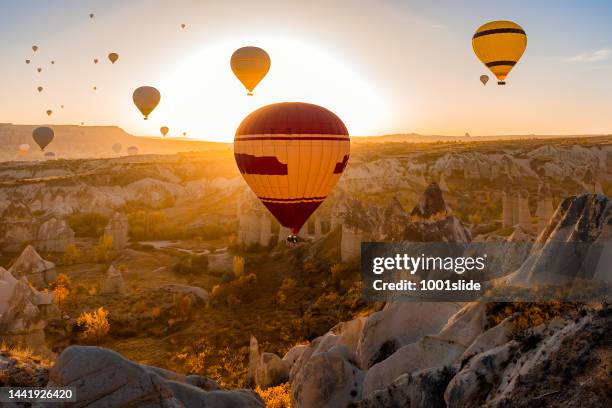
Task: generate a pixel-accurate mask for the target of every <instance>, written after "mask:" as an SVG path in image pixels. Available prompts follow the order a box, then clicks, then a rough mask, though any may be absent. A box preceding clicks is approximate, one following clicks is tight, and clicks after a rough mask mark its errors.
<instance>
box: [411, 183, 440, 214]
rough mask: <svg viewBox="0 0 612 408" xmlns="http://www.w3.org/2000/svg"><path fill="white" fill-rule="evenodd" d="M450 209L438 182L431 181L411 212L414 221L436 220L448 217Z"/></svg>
mask: <svg viewBox="0 0 612 408" xmlns="http://www.w3.org/2000/svg"><path fill="white" fill-rule="evenodd" d="M447 215H448V209H447V208H446V203H445V202H444V198H443V197H442V190H440V186H439V185H438V183H431V184H430V185H429V186H428V187H427V189H425V192H424V193H423V195H421V199H420V200H419V202H418V203H417V205H416V206H415V207H414V208H413V209H412V211H411V212H410V217H411V218H412V220H413V221H422V220H427V221H435V220H439V219H443V218H446V216H447Z"/></svg>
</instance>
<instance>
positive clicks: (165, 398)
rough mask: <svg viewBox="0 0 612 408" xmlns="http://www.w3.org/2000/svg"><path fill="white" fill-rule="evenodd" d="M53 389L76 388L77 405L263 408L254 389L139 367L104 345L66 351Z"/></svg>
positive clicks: (51, 381) (56, 370)
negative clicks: (221, 385)
mask: <svg viewBox="0 0 612 408" xmlns="http://www.w3.org/2000/svg"><path fill="white" fill-rule="evenodd" d="M47 386H49V387H52V386H55V387H76V398H77V402H76V403H73V404H72V405H74V406H76V407H85V406H92V407H93V406H99V407H103V406H104V407H127V406H139V407H226V408H229V407H244V408H263V403H262V401H261V399H260V398H259V396H258V395H257V394H255V393H254V392H253V391H250V390H235V391H223V390H220V389H219V388H218V386H217V385H216V383H215V382H214V381H212V380H210V379H207V378H205V377H200V376H197V375H196V376H184V375H181V374H177V373H174V372H171V371H168V370H164V369H160V368H156V367H149V366H146V365H141V364H137V363H134V362H132V361H129V360H127V359H125V358H124V357H122V356H121V355H120V354H118V353H116V352H114V351H112V350H108V349H104V348H101V347H86V346H70V347H68V348H67V349H65V350H64V351H63V352H62V353H61V354H60V356H59V357H58V359H57V361H56V363H55V366H54V367H53V368H52V369H51V370H50V373H49V383H48V384H47ZM41 407H42V406H41Z"/></svg>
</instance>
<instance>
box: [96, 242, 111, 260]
mask: <svg viewBox="0 0 612 408" xmlns="http://www.w3.org/2000/svg"><path fill="white" fill-rule="evenodd" d="M112 249H113V237H111V236H110V235H102V236H101V237H100V240H99V241H98V244H97V245H96V247H95V248H94V261H95V262H108V260H109V258H110V252H111V250H112Z"/></svg>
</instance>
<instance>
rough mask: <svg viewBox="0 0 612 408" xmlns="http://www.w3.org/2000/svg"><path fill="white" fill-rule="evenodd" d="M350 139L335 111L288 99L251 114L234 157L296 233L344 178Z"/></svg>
mask: <svg viewBox="0 0 612 408" xmlns="http://www.w3.org/2000/svg"><path fill="white" fill-rule="evenodd" d="M349 151H350V138H349V134H348V131H347V130H346V127H345V126H344V123H342V121H341V120H340V118H338V116H336V115H335V114H334V113H333V112H331V111H329V110H327V109H325V108H323V107H321V106H317V105H313V104H309V103H301V102H285V103H276V104H272V105H267V106H264V107H263V108H259V109H257V110H256V111H254V112H252V113H251V114H249V115H248V116H247V117H246V118H245V119H244V120H243V121H242V123H241V124H240V126H239V127H238V129H237V130H236V136H235V138H234V157H235V159H236V164H237V165H238V169H239V170H240V173H241V174H242V176H243V177H244V179H245V180H246V182H247V184H248V185H249V187H251V190H253V192H254V193H255V195H257V197H258V198H259V199H260V200H261V201H262V203H263V204H264V205H265V206H266V207H267V208H268V210H270V212H271V213H272V215H274V217H276V219H277V220H278V222H279V223H280V224H281V225H282V226H284V227H287V228H289V229H291V233H292V235H291V236H289V238H287V240H288V242H293V241H295V240H296V239H297V238H296V235H297V233H298V231H299V230H300V228H302V226H303V225H304V223H305V222H306V220H308V217H310V215H311V214H312V213H313V212H314V211H315V210H316V209H317V207H319V205H321V203H322V202H323V201H324V200H325V198H326V197H327V195H328V194H329V192H330V191H331V189H332V188H333V187H334V185H335V184H336V182H337V181H338V180H339V179H340V176H341V175H342V172H343V171H344V168H345V167H346V164H347V163H348V159H349Z"/></svg>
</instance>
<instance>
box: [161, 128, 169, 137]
mask: <svg viewBox="0 0 612 408" xmlns="http://www.w3.org/2000/svg"><path fill="white" fill-rule="evenodd" d="M169 130H170V129H168V126H162V127H160V128H159V131H160V132H161V134H162V136H166V135H167V134H168V131H169Z"/></svg>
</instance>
